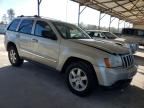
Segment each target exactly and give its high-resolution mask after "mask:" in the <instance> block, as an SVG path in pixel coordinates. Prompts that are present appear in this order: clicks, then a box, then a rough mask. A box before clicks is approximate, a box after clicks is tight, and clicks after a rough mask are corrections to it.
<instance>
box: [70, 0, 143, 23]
mask: <svg viewBox="0 0 144 108" xmlns="http://www.w3.org/2000/svg"><path fill="white" fill-rule="evenodd" d="M71 1H74V2H77V3H80V5H84V6H88V7H90V8H93V9H96V10H98V11H101V12H103V13H106V14H109V15H111V16H112V17H117V18H119V19H120V20H125V21H127V22H131V23H133V24H144V0H71Z"/></svg>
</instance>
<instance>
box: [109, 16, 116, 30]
mask: <svg viewBox="0 0 144 108" xmlns="http://www.w3.org/2000/svg"><path fill="white" fill-rule="evenodd" d="M114 20H115V17H113V19H112V16H110V22H109V32H110V27H111V23H112V22H113V21H114Z"/></svg>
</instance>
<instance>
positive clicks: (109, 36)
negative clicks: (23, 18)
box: [102, 32, 118, 39]
mask: <svg viewBox="0 0 144 108" xmlns="http://www.w3.org/2000/svg"><path fill="white" fill-rule="evenodd" d="M102 35H104V36H106V37H107V38H108V39H116V38H118V37H117V36H116V35H114V34H112V33H110V32H103V33H102Z"/></svg>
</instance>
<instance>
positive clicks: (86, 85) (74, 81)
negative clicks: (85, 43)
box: [66, 62, 96, 96]
mask: <svg viewBox="0 0 144 108" xmlns="http://www.w3.org/2000/svg"><path fill="white" fill-rule="evenodd" d="M66 82H67V85H68V87H69V89H70V90H71V91H72V92H73V93H74V94H76V95H79V96H87V95H89V94H90V93H91V92H92V90H93V89H94V86H96V74H95V73H94V72H93V69H92V68H91V67H90V66H89V65H88V64H86V63H83V62H77V63H72V64H70V65H69V66H68V67H67V69H66Z"/></svg>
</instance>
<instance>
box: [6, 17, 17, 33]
mask: <svg viewBox="0 0 144 108" xmlns="http://www.w3.org/2000/svg"><path fill="white" fill-rule="evenodd" d="M19 22H20V19H15V20H14V21H13V22H12V23H11V24H10V26H9V27H8V30H12V31H16V29H17V26H18V24H19Z"/></svg>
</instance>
